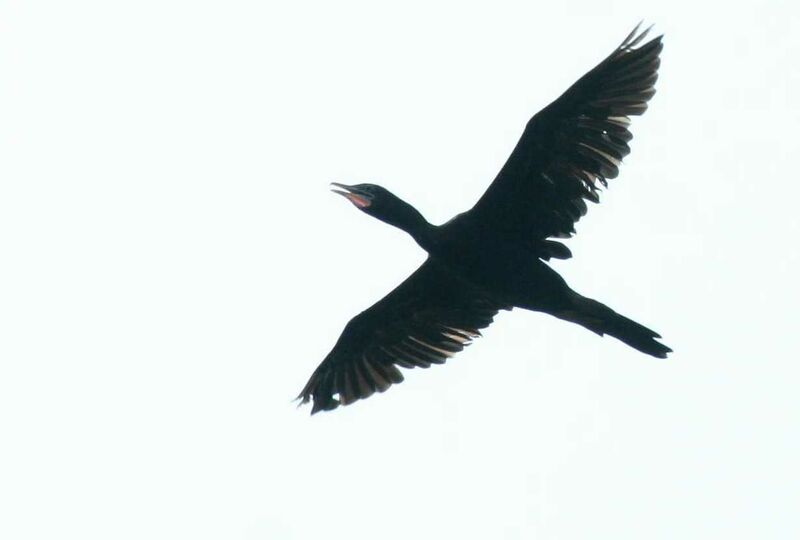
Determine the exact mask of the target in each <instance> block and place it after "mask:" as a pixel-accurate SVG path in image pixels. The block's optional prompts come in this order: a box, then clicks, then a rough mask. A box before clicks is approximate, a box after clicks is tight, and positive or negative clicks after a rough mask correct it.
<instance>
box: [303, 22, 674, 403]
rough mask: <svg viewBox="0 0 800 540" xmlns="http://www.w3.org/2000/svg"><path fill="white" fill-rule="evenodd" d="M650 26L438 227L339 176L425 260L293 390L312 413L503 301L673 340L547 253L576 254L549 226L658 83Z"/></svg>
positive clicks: (585, 192) (546, 117) (616, 159)
mask: <svg viewBox="0 0 800 540" xmlns="http://www.w3.org/2000/svg"><path fill="white" fill-rule="evenodd" d="M648 30H649V29H648ZM648 30H645V31H644V32H641V33H638V32H639V26H637V27H636V28H635V29H634V30H633V31H632V32H631V33H630V34H629V35H628V37H626V38H625V40H624V41H623V42H622V44H621V45H620V46H619V47H618V48H617V49H615V50H614V52H612V53H611V55H609V56H608V57H607V58H606V59H605V60H603V61H602V62H601V63H600V64H599V65H597V67H595V68H594V69H592V70H591V71H589V72H588V73H587V74H586V75H584V76H583V77H581V78H580V79H579V80H578V81H577V82H576V83H575V84H573V85H572V86H571V87H570V88H569V89H568V90H567V91H566V92H564V94H562V95H561V97H559V98H558V99H557V100H555V101H554V102H553V103H551V104H550V105H548V106H547V107H545V108H544V109H542V110H541V111H540V112H539V113H537V114H536V115H535V116H534V117H533V118H531V119H530V121H529V122H528V124H527V126H526V127H525V131H524V133H523V134H522V138H521V139H520V140H519V142H518V143H517V146H516V148H515V149H514V151H513V152H512V153H511V156H510V157H509V158H508V161H507V162H506V164H505V165H504V166H503V168H502V170H501V171H500V173H499V174H498V175H497V178H495V180H494V182H492V184H491V186H489V189H488V190H487V191H486V193H484V194H483V196H482V197H481V198H480V200H479V201H478V202H477V204H475V206H474V207H473V208H472V209H470V210H469V211H467V212H464V213H463V214H459V215H457V216H456V217H454V218H453V219H451V220H450V221H448V222H447V223H445V224H443V225H440V226H435V225H431V224H430V223H428V222H427V221H426V220H425V218H424V217H422V214H420V213H419V212H418V211H417V210H416V209H415V208H414V207H413V206H411V205H410V204H408V203H406V202H404V201H402V200H400V199H399V198H398V197H396V196H395V195H393V194H391V193H390V192H389V191H387V190H386V189H384V188H382V187H380V186H376V185H373V184H359V185H355V186H346V185H343V184H333V185H335V186H336V187H337V188H339V190H338V191H337V193H339V194H341V195H343V196H345V197H346V198H347V199H349V200H350V202H352V203H353V204H354V205H355V206H356V207H357V208H358V209H359V210H361V211H362V212H364V213H366V214H369V215H371V216H373V217H376V218H378V219H379V220H381V221H383V222H385V223H388V224H389V225H393V226H395V227H398V228H400V229H402V230H404V231H406V232H407V233H408V234H410V235H411V237H412V238H413V239H414V240H415V241H416V242H417V244H419V245H420V247H422V248H423V249H424V250H425V251H427V252H428V259H427V260H426V261H425V262H424V263H423V264H422V266H420V267H419V268H418V269H417V270H416V271H415V272H414V273H413V274H412V275H411V276H410V277H409V278H408V279H406V280H405V281H404V282H403V283H401V284H400V285H399V286H398V287H397V288H396V289H394V290H393V291H392V292H390V293H389V294H388V295H387V296H386V297H384V298H383V299H382V300H380V301H379V302H378V303H377V304H375V305H373V306H372V307H370V308H369V309H367V310H366V311H364V312H362V313H360V314H359V315H357V316H356V317H354V318H353V319H352V320H351V321H350V322H349V323H348V324H347V326H346V327H345V329H344V331H343V332H342V335H341V336H340V337H339V340H338V341H337V342H336V345H335V346H334V347H333V350H332V351H331V352H330V353H329V354H328V356H327V357H326V358H325V360H324V361H323V362H322V363H321V364H320V365H319V367H318V368H317V369H316V370H315V371H314V373H313V374H312V375H311V379H310V380H309V381H308V384H306V386H305V388H303V391H302V392H301V393H300V395H299V396H298V399H302V403H307V402H308V401H309V400H311V399H313V401H314V406H313V408H312V410H311V413H312V414H314V413H316V412H318V411H322V410H325V411H329V410H332V409H335V408H336V407H338V406H339V405H349V404H350V403H353V402H354V401H357V400H359V399H364V398H367V397H369V396H370V395H372V394H373V393H374V392H376V391H377V392H383V391H385V390H386V389H387V388H389V387H390V386H391V385H392V384H396V383H399V382H401V381H402V380H403V375H402V374H401V373H400V370H399V369H398V366H399V367H403V368H414V367H421V368H427V367H430V365H431V364H443V363H444V362H445V360H446V359H447V358H449V357H451V356H453V355H454V354H455V353H457V352H459V351H461V350H462V349H463V348H464V347H465V346H466V345H468V344H469V342H470V341H471V340H473V339H475V338H476V337H478V336H480V329H481V328H485V327H487V326H489V324H491V322H492V319H493V317H494V316H495V315H496V314H497V312H498V311H499V310H501V309H504V310H510V309H512V308H515V307H518V308H523V309H529V310H533V311H541V312H544V313H549V314H550V315H553V316H555V317H558V318H559V319H564V320H566V321H570V322H573V323H577V324H579V325H581V326H583V327H584V328H587V329H589V330H591V331H592V332H594V333H596V334H599V335H601V336H602V335H603V334H608V335H610V336H613V337H615V338H617V339H619V340H620V341H623V342H624V343H627V344H628V345H630V346H631V347H633V348H635V349H638V350H639V351H642V352H643V353H646V354H649V355H652V356H655V357H658V358H665V357H666V356H667V353H668V352H672V350H671V349H670V348H669V347H667V346H665V345H663V344H662V343H660V342H658V341H656V339H655V338H660V337H661V336H659V335H658V334H657V333H655V332H653V331H652V330H650V329H648V328H645V327H644V326H642V325H641V324H638V323H636V322H634V321H632V320H630V319H628V318H627V317H623V316H622V315H620V314H618V313H616V312H615V311H613V310H612V309H610V308H609V307H607V306H605V305H603V304H601V303H600V302H597V301H595V300H592V299H590V298H586V297H584V296H581V295H580V294H578V293H576V292H575V291H573V290H572V289H570V288H569V286H568V285H567V284H566V282H565V281H564V279H563V278H562V277H561V276H559V275H558V274H557V273H556V272H555V270H553V269H552V268H550V266H548V265H547V264H546V263H545V262H544V261H548V260H550V259H551V258H556V259H568V258H570V257H571V256H572V254H571V253H570V251H569V249H567V247H566V246H565V245H564V244H562V243H560V242H557V241H555V240H551V238H565V237H569V236H571V235H572V234H573V233H574V232H575V229H574V224H575V222H576V221H578V220H579V219H580V218H581V216H583V215H584V214H585V213H586V209H587V208H586V203H585V202H584V200H588V201H591V202H595V203H596V202H598V201H599V198H598V188H599V186H598V185H597V184H598V182H599V183H600V184H602V185H603V186H607V180H608V179H609V178H615V177H616V176H617V174H618V173H619V165H620V163H621V160H622V158H623V157H625V156H626V155H627V154H628V153H629V152H630V148H629V147H628V142H629V141H630V140H631V138H632V135H631V133H630V131H628V126H629V125H630V118H629V117H630V116H633V115H640V114H642V113H644V111H645V110H646V109H647V102H648V101H649V100H650V98H651V97H653V94H655V89H654V87H653V85H654V84H655V82H656V78H657V70H658V67H659V62H660V61H659V54H660V52H661V49H662V43H661V38H662V36H658V37H656V38H654V39H652V40H650V41H648V42H647V43H645V44H643V45H640V44H641V42H642V41H643V40H644V37H645V36H646V35H647V33H648Z"/></svg>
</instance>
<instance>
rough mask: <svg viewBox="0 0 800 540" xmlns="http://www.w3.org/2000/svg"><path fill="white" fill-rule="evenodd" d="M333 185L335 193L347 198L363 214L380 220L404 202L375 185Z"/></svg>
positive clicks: (332, 183)
mask: <svg viewBox="0 0 800 540" xmlns="http://www.w3.org/2000/svg"><path fill="white" fill-rule="evenodd" d="M331 185H332V186H334V189H333V192H334V193H338V194H339V195H341V196H343V197H344V198H346V199H347V200H348V201H350V202H351V203H353V206H355V207H356V208H358V209H359V210H361V211H362V212H364V213H367V214H369V215H371V216H374V217H378V218H380V217H381V216H384V215H386V214H391V213H392V209H393V208H396V207H397V203H399V202H402V201H400V199H399V198H397V196H395V195H394V194H392V193H391V192H390V191H389V190H388V189H386V188H383V187H381V186H377V185H375V184H356V185H354V186H348V185H345V184H339V183H337V182H331Z"/></svg>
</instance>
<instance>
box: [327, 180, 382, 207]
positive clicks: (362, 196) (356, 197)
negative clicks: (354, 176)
mask: <svg viewBox="0 0 800 540" xmlns="http://www.w3.org/2000/svg"><path fill="white" fill-rule="evenodd" d="M331 185H332V186H335V187H337V188H339V189H331V191H333V192H334V193H338V194H339V195H341V196H342V197H345V198H346V199H347V200H348V201H350V202H351V203H353V204H354V205H355V206H356V207H357V208H366V207H367V206H369V205H370V204H372V197H371V196H370V195H368V194H366V193H364V192H363V191H360V190H359V189H358V188H357V187H355V186H347V185H345V184H339V183H338V182H331Z"/></svg>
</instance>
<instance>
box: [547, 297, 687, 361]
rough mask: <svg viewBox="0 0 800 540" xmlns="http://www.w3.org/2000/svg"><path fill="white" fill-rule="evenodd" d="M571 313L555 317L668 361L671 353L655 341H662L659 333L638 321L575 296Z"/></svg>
mask: <svg viewBox="0 0 800 540" xmlns="http://www.w3.org/2000/svg"><path fill="white" fill-rule="evenodd" d="M575 296H576V298H575V299H574V301H573V303H572V305H571V306H570V307H569V308H568V309H564V310H560V311H559V312H557V313H554V315H555V316H556V317H558V318H560V319H564V320H567V321H570V322H574V323H577V324H580V325H581V326H583V327H584V328H587V329H589V330H591V331H592V332H594V333H596V334H598V335H601V336H602V335H604V334H608V335H609V336H611V337H614V338H617V339H618V340H620V341H622V342H623V343H625V344H627V345H630V346H631V347H633V348H634V349H636V350H639V351H641V352H643V353H645V354H649V355H651V356H655V357H656V358H666V357H667V353H671V352H672V349H670V348H669V347H667V346H666V345H664V344H663V343H660V342H658V341H656V339H657V338H661V336H660V335H658V334H657V333H656V332H653V331H652V330H650V329H649V328H647V327H645V326H642V325H641V324H639V323H637V322H636V321H632V320H631V319H629V318H627V317H624V316H622V315H620V314H619V313H617V312H616V311H614V310H613V309H611V308H610V307H608V306H606V305H604V304H601V303H600V302H598V301H596V300H592V299H591V298H585V297H583V296H580V295H578V294H576V295H575Z"/></svg>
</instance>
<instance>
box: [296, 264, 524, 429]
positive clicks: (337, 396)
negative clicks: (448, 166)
mask: <svg viewBox="0 0 800 540" xmlns="http://www.w3.org/2000/svg"><path fill="white" fill-rule="evenodd" d="M501 309H511V307H510V306H503V305H502V304H499V303H497V302H495V301H493V300H491V299H489V298H488V297H486V296H485V294H484V293H482V292H481V291H480V290H478V289H477V288H475V287H474V286H473V285H471V284H469V283H468V282H466V281H464V280H463V279H461V278H459V277H458V276H457V275H455V274H453V273H451V272H449V271H448V270H447V269H446V268H445V267H444V266H443V265H441V264H440V263H437V262H436V261H434V260H433V259H428V260H427V261H425V263H423V265H422V266H420V267H419V268H418V269H417V270H416V272H414V273H413V274H411V276H409V277H408V279H406V280H405V281H404V282H403V283H401V284H400V285H399V286H398V287H397V288H396V289H394V290H393V291H392V292H391V293H389V294H388V295H387V296H386V297H384V298H383V299H382V300H380V301H379V302H378V303H377V304H375V305H373V306H372V307H370V308H369V309H367V310H366V311H364V312H362V313H360V314H359V315H357V316H356V317H354V318H353V319H352V320H351V321H350V322H349V323H348V324H347V326H346V327H345V329H344V331H343V332H342V335H341V336H340V337H339V340H338V341H337V342H336V345H335V346H334V348H333V350H332V351H331V352H330V353H329V354H328V356H327V357H326V358H325V360H323V362H322V363H321V364H320V365H319V367H318V368H317V369H316V370H315V371H314V373H313V374H312V375H311V378H310V379H309V381H308V383H307V384H306V386H305V388H303V391H302V392H300V395H299V396H298V399H302V403H308V401H309V400H311V399H313V401H314V406H313V408H312V410H311V414H314V413H316V412H318V411H321V410H325V411H329V410H332V409H335V408H336V407H338V406H339V405H349V404H350V403H352V402H354V401H357V400H359V399H364V398H367V397H369V396H371V395H372V394H373V393H374V392H376V391H377V392H383V391H385V390H386V389H387V388H389V387H390V386H391V385H392V384H396V383H399V382H402V380H403V375H402V374H401V373H400V370H399V369H398V366H399V367H404V368H415V367H421V368H427V367H430V366H431V364H443V363H444V362H445V360H446V359H447V358H449V357H451V356H453V355H454V354H455V353H457V352H459V351H461V350H462V349H464V347H465V346H467V345H468V344H469V342H470V341H471V340H473V339H475V338H476V337H478V336H480V329H481V328H485V327H487V326H489V325H490V324H491V322H492V320H493V318H494V316H495V315H496V314H497V312H498V311H499V310H501Z"/></svg>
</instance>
